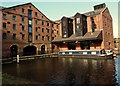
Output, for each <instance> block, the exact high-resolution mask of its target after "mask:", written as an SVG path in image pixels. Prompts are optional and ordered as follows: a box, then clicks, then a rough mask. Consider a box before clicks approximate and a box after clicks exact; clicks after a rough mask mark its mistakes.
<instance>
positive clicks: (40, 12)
mask: <svg viewBox="0 0 120 86" xmlns="http://www.w3.org/2000/svg"><path fill="white" fill-rule="evenodd" d="M29 4H30V5H32V6H33V7H34V8H36V7H35V6H34V5H33V4H32V3H31V2H30V3H25V4H21V5H16V6H12V7H8V8H3V9H2V10H3V11H4V10H5V9H11V8H14V7H19V6H24V5H29ZM36 9H37V10H38V11H39V12H40V13H41V14H42V15H44V14H43V13H42V12H41V11H40V10H39V9H38V8H36ZM44 16H45V15H44ZM45 17H46V16H45ZM46 18H47V19H48V20H49V21H51V22H54V21H52V20H50V19H49V18H48V17H46ZM54 23H55V22H54Z"/></svg>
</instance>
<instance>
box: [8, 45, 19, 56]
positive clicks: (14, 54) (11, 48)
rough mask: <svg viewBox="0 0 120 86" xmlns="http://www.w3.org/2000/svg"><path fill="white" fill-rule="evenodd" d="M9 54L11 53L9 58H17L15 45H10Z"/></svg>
mask: <svg viewBox="0 0 120 86" xmlns="http://www.w3.org/2000/svg"><path fill="white" fill-rule="evenodd" d="M10 52H11V56H12V57H17V53H18V47H17V45H12V46H11V47H10Z"/></svg>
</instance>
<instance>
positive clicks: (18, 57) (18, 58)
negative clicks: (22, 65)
mask: <svg viewBox="0 0 120 86" xmlns="http://www.w3.org/2000/svg"><path fill="white" fill-rule="evenodd" d="M17 63H19V55H17Z"/></svg>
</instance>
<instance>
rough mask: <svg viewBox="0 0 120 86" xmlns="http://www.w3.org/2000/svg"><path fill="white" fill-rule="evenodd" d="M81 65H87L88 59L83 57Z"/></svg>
mask: <svg viewBox="0 0 120 86" xmlns="http://www.w3.org/2000/svg"><path fill="white" fill-rule="evenodd" d="M83 65H84V66H85V67H87V66H88V60H87V59H83Z"/></svg>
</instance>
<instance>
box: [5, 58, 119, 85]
mask: <svg viewBox="0 0 120 86" xmlns="http://www.w3.org/2000/svg"><path fill="white" fill-rule="evenodd" d="M118 61H119V62H118ZM118 61H116V63H115V61H114V60H112V59H106V60H95V59H78V58H45V59H44V58H43V59H38V60H29V61H21V62H20V64H15V63H13V64H10V65H3V72H6V73H9V74H11V75H13V76H18V77H22V78H25V79H28V80H33V81H36V82H37V83H46V84H68V85H74V84H86V85H88V84H116V78H117V82H120V81H119V80H120V75H117V76H115V75H116V73H117V74H118V71H120V68H118V69H119V70H118V69H116V70H117V71H115V64H117V66H116V67H118V64H120V60H118ZM13 71H14V72H13ZM115 72H116V73H115ZM119 74H120V72H119Z"/></svg>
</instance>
